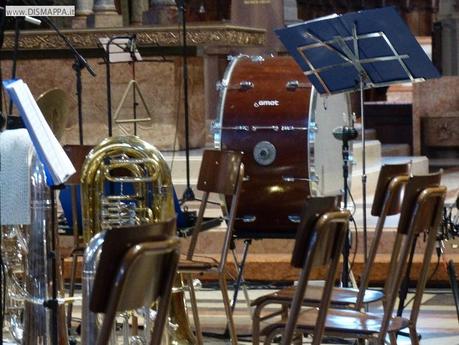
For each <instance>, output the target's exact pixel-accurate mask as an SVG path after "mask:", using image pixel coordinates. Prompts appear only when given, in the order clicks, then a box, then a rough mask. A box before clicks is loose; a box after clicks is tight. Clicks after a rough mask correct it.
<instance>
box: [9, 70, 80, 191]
mask: <svg viewBox="0 0 459 345" xmlns="http://www.w3.org/2000/svg"><path fill="white" fill-rule="evenodd" d="M3 85H4V87H5V89H6V90H7V91H8V94H9V95H10V97H11V99H12V100H13V102H14V104H15V105H16V107H17V108H18V109H19V113H20V114H21V116H22V118H23V120H24V123H25V125H26V127H27V130H28V132H29V135H30V137H31V139H32V142H33V144H34V146H35V150H36V151H37V154H38V157H39V158H40V160H41V161H42V162H43V164H44V165H45V168H46V170H47V172H48V173H49V174H50V177H51V179H52V181H48V185H59V184H62V183H64V182H65V181H67V179H69V178H70V176H72V175H73V174H75V172H76V171H75V168H74V167H73V164H72V162H71V161H70V159H69V158H68V156H67V154H66V153H65V151H64V149H63V148H62V146H61V144H60V143H59V141H58V140H57V139H56V137H55V136H54V134H53V132H52V131H51V128H50V127H49V125H48V123H47V122H46V120H45V118H44V116H43V114H42V112H41V110H40V108H39V107H38V105H37V102H35V99H34V97H33V95H32V93H31V92H30V89H29V87H28V86H27V84H26V83H24V82H23V81H22V80H21V79H18V80H6V81H4V82H3Z"/></svg>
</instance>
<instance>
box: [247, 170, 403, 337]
mask: <svg viewBox="0 0 459 345" xmlns="http://www.w3.org/2000/svg"><path fill="white" fill-rule="evenodd" d="M408 172H409V164H392V165H383V166H382V167H381V171H380V174H379V177H378V183H377V190H376V192H375V200H374V202H373V207H372V212H371V213H372V215H373V216H378V221H377V224H376V227H375V233H374V238H373V241H372V243H371V246H370V251H369V256H368V259H367V262H366V264H365V268H364V271H363V274H362V277H361V282H360V286H359V289H354V288H340V287H333V290H332V295H331V302H330V303H331V305H333V306H354V308H355V309H357V310H360V309H361V308H362V307H363V304H367V303H371V302H376V301H378V300H381V299H383V297H384V294H383V293H382V292H381V291H375V290H368V282H369V278H370V273H371V269H372V267H373V263H374V260H375V258H376V253H377V250H378V247H379V243H380V240H381V236H382V232H383V229H384V224H385V220H386V217H387V216H388V215H395V214H398V213H400V195H401V192H402V190H403V187H404V185H405V184H406V183H407V181H408V179H409V176H408ZM322 290H323V286H316V285H309V286H308V288H307V289H306V292H305V294H304V297H303V305H305V306H307V305H309V306H314V305H319V303H320V301H321V296H322V293H323V291H322ZM295 291H296V287H287V288H284V289H282V290H280V291H278V292H276V293H274V294H271V295H268V296H262V297H261V298H258V299H256V300H255V301H253V302H252V305H253V306H255V310H254V315H253V324H254V325H253V328H254V332H253V333H254V334H255V333H258V330H259V327H260V325H259V323H260V322H261V321H264V320H267V319H269V318H270V317H274V316H277V315H279V314H284V316H285V315H287V314H286V308H287V307H286V306H288V305H289V304H290V303H291V301H292V298H293V295H294V294H295ZM270 304H281V305H283V310H281V311H280V312H274V313H271V314H269V315H265V316H264V317H261V312H262V310H263V309H264V307H265V306H267V305H270ZM258 343H259V338H258V337H256V336H255V337H254V339H253V344H255V345H257V344H258Z"/></svg>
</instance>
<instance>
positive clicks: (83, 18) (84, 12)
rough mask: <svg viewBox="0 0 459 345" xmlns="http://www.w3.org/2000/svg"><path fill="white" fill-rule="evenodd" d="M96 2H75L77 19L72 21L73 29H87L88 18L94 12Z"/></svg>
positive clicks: (78, 0)
mask: <svg viewBox="0 0 459 345" xmlns="http://www.w3.org/2000/svg"><path fill="white" fill-rule="evenodd" d="M93 6H94V0H76V2H75V17H74V18H73V19H72V28H74V29H84V28H86V27H87V25H88V24H87V20H88V16H91V15H92V14H93V13H94V12H93V10H92V8H93Z"/></svg>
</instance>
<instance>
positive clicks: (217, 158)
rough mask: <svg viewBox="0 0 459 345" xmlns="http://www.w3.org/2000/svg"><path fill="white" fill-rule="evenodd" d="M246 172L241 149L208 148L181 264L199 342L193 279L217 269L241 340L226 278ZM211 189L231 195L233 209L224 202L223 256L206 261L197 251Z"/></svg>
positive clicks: (230, 319) (232, 327)
mask: <svg viewBox="0 0 459 345" xmlns="http://www.w3.org/2000/svg"><path fill="white" fill-rule="evenodd" d="M243 176H244V166H243V164H242V155H241V153H238V152H234V151H226V150H222V151H219V150H205V151H204V153H203V159H202V163H201V168H200V174H199V178H198V184H197V189H198V190H200V191H202V192H203V196H202V201H201V205H200V207H199V211H198V218H197V221H196V225H195V227H194V229H193V232H192V235H191V241H190V245H189V248H188V252H187V255H186V260H181V261H180V262H179V265H178V273H180V274H183V275H184V278H185V280H186V285H187V289H188V291H189V294H190V302H191V308H192V312H193V320H194V324H195V330H196V338H197V343H198V344H202V343H203V337H202V329H201V325H200V321H199V315H198V306H197V300H196V294H195V290H194V286H193V282H192V274H195V273H216V274H217V275H218V283H219V286H220V290H221V292H222V298H223V304H224V308H225V313H226V317H227V318H228V328H229V334H230V337H231V342H232V344H233V345H236V344H237V333H236V327H235V324H234V319H233V312H232V310H231V304H230V299H229V296H228V287H227V282H226V276H227V268H226V264H227V258H228V250H229V246H230V241H231V239H232V235H233V226H234V221H235V217H236V212H237V205H238V199H239V194H240V192H241V187H242V181H243ZM211 193H216V194H220V196H221V197H222V198H224V197H225V196H226V197H231V206H230V208H229V213H227V210H226V207H225V206H224V205H223V206H222V208H223V212H224V214H227V215H228V218H227V229H226V233H225V237H224V241H223V246H222V249H221V254H220V259H219V260H212V261H211V262H209V261H202V258H196V256H195V255H194V251H195V248H196V244H197V242H198V237H199V234H200V232H201V225H202V220H203V217H204V212H205V210H206V207H207V204H208V201H209V195H210V194H211Z"/></svg>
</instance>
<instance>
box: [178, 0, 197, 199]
mask: <svg viewBox="0 0 459 345" xmlns="http://www.w3.org/2000/svg"><path fill="white" fill-rule="evenodd" d="M177 8H178V10H179V15H180V19H181V24H182V59H183V99H184V101H183V102H184V115H185V157H186V189H185V192H184V193H183V197H182V202H185V201H191V200H195V196H194V192H193V189H191V185H190V121H189V104H188V60H187V43H186V18H185V0H177Z"/></svg>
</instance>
